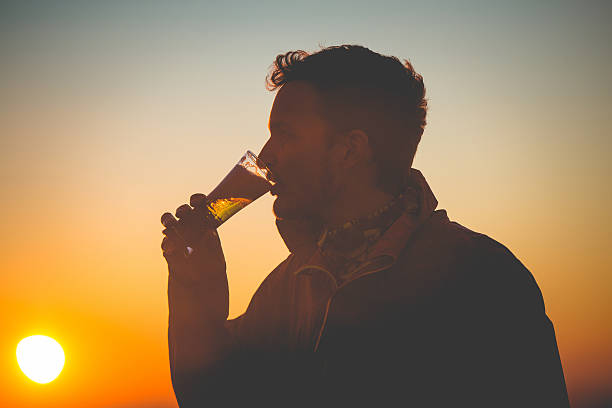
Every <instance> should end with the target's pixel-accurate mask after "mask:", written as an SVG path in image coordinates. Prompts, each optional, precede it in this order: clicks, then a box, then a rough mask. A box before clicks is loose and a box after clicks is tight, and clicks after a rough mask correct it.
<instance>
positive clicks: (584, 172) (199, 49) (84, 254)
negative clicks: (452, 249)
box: [0, 1, 612, 407]
mask: <svg viewBox="0 0 612 408" xmlns="http://www.w3.org/2000/svg"><path fill="white" fill-rule="evenodd" d="M212 3H213V2H193V1H189V2H161V1H160V2H154V1H140V2H139V1H130V2H123V1H105V2H95V4H94V2H66V1H55V2H51V1H44V2H43V1H41V2H18V1H16V2H13V3H12V4H11V3H10V2H2V3H0V4H1V5H0V95H1V97H0V137H1V138H0V141H1V145H0V147H1V151H2V160H1V162H0V177H1V178H2V180H1V181H2V200H1V201H0V205H1V210H2V213H3V214H5V215H4V216H5V220H4V221H3V226H4V231H3V234H2V238H1V239H2V245H1V246H0V251H1V252H0V260H1V261H0V273H1V276H2V285H1V286H0V307H1V310H2V318H1V323H2V330H1V331H0V367H2V370H0V405H1V406H11V407H20V406H32V405H36V406H45V407H80V406H85V405H86V406H89V407H102V406H112V407H127V406H139V405H140V406H159V407H174V406H176V403H175V402H174V396H173V394H172V389H171V384H170V376H169V368H168V358H167V344H166V327H167V318H168V310H167V299H166V279H167V267H166V263H165V260H164V258H163V257H162V256H161V249H160V247H159V245H160V243H161V239H162V234H161V229H162V226H161V224H160V223H159V217H160V215H161V214H162V213H163V212H165V211H172V212H173V211H174V210H175V209H176V207H178V206H179V205H180V204H182V203H185V202H187V201H188V200H189V196H190V195H191V194H193V193H195V192H204V193H207V192H208V191H210V190H211V189H212V188H213V187H214V186H215V185H216V184H217V182H218V181H219V180H220V179H221V178H222V177H223V176H224V175H225V173H226V172H227V171H228V170H229V169H230V168H231V166H233V165H234V164H235V162H236V161H237V160H238V159H239V158H240V156H241V155H242V154H243V153H244V151H246V150H247V149H251V150H253V151H255V152H258V151H259V150H260V149H261V147H262V146H263V144H264V143H265V141H266V140H267V138H268V136H269V133H268V130H267V128H266V126H267V120H268V115H269V111H270V107H271V105H272V101H273V98H274V94H273V93H271V92H269V91H267V90H266V89H265V87H264V79H265V75H266V73H267V72H268V69H269V67H270V65H271V64H272V62H273V59H274V57H275V56H276V55H277V54H279V53H283V52H286V51H289V50H295V49H303V50H306V51H317V50H318V49H319V47H320V46H330V45H339V44H360V45H364V46H366V47H368V48H370V49H372V50H374V51H377V52H380V53H383V54H387V55H395V56H397V57H398V58H400V59H404V58H406V59H410V61H411V62H412V63H413V64H414V67H415V68H416V70H417V71H418V72H420V73H421V74H422V75H423V77H424V80H425V85H426V87H427V95H428V98H429V106H430V111H429V114H428V123H429V124H428V127H427V129H426V130H425V133H424V135H423V139H422V142H421V144H420V146H419V150H418V152H417V156H416V159H415V163H414V167H416V168H418V169H420V170H421V171H422V172H423V174H424V176H425V177H426V179H427V180H428V182H429V184H430V186H431V188H432V190H433V191H434V193H435V194H436V196H437V198H438V201H439V206H438V208H444V209H446V210H447V211H448V214H449V217H450V218H451V219H452V220H454V221H457V222H459V223H461V224H462V225H464V226H466V227H468V228H471V229H474V230H476V231H478V232H482V233H484V234H487V235H489V236H491V237H493V238H494V239H496V240H498V241H500V242H502V243H503V244H504V245H506V246H507V247H508V248H509V249H510V250H511V251H512V252H513V253H514V254H515V255H516V256H517V257H518V258H519V259H520V260H521V261H522V262H523V263H524V264H525V265H526V266H527V267H528V268H529V269H530V270H531V272H532V273H533V275H534V276H535V278H536V280H537V282H538V283H539V285H540V288H541V289H542V292H543V295H544V299H545V302H546V308H547V312H548V315H549V317H550V318H551V319H552V321H553V323H554V325H555V329H556V333H557V342H558V345H559V349H560V353H561V358H562V363H563V366H564V370H565V375H566V381H567V384H568V390H569V393H570V399H571V400H572V402H573V403H574V405H573V406H574V407H587V406H590V403H592V402H593V401H594V399H595V398H598V397H601V398H608V400H610V401H612V392H611V391H610V390H611V389H612V349H611V347H610V339H612V326H611V324H610V321H611V313H610V312H611V311H612V306H611V304H610V300H609V298H610V288H611V287H612V285H611V283H612V277H611V276H610V272H611V270H612V255H611V253H612V251H610V249H609V247H610V244H611V243H612V242H611V235H612V217H610V215H609V210H610V208H612V188H611V183H610V175H611V174H612V172H611V170H612V165H611V164H610V160H609V156H610V154H611V153H612V149H611V145H612V142H611V141H610V136H611V135H612V132H611V131H612V102H611V98H610V96H611V93H612V92H611V91H612V79H611V76H610V73H611V72H612V48H611V47H610V45H609V42H610V38H612V29H611V28H610V27H611V26H610V24H609V22H610V20H611V17H612V7H610V5H609V3H608V2H605V1H599V2H588V1H586V2H553V1H542V2H537V3H538V4H534V3H535V2H531V1H520V2H492V1H469V2H454V1H452V2H451V1H449V2H435V1H429V2H408V1H397V2H391V1H376V2H354V1H351V2H326V1H325V2H324V1H309V2H301V4H300V5H295V4H290V3H289V2H287V3H282V2H268V1H261V2H257V3H256V2H244V3H238V2H233V3H231V5H230V4H229V3H225V2H215V3H216V4H212ZM272 199H273V198H272V197H271V196H269V195H266V196H265V197H263V198H262V199H260V200H258V201H256V202H255V203H253V204H252V205H250V206H249V207H247V208H246V209H245V210H243V211H242V212H241V213H239V214H238V215H236V216H235V217H234V218H232V220H231V221H230V222H228V223H227V224H225V225H223V226H222V227H221V228H220V231H219V232H220V235H221V240H222V244H223V247H224V251H225V255H226V260H227V265H228V279H229V283H230V317H235V316H237V315H239V314H241V313H242V312H244V310H245V308H246V306H247V304H248V302H249V300H250V297H251V295H252V294H253V292H254V291H255V289H256V288H257V286H258V285H259V283H260V282H261V281H262V279H263V278H264V277H265V276H266V275H267V274H268V273H269V272H270V271H271V270H272V269H273V268H274V267H275V266H276V265H277V264H278V263H280V262H281V261H282V260H283V259H284V258H285V257H286V256H287V254H288V251H287V249H286V248H285V247H284V245H283V242H282V240H281V239H280V236H279V235H278V233H277V231H276V228H275V225H274V217H273V214H272V211H271V205H272ZM32 334H46V335H49V336H52V337H54V338H55V339H56V340H58V341H59V342H60V343H61V344H62V345H63V346H64V350H65V352H66V366H65V368H64V371H63V373H62V374H61V375H60V377H58V379H57V380H55V381H54V382H52V383H50V384H47V385H44V386H41V385H39V384H35V383H33V382H31V381H30V380H28V379H27V378H26V377H25V376H24V375H23V374H21V372H20V371H19V368H18V366H17V363H16V359H15V347H16V345H17V343H18V341H19V340H20V339H22V338H23V337H26V336H28V335H32Z"/></svg>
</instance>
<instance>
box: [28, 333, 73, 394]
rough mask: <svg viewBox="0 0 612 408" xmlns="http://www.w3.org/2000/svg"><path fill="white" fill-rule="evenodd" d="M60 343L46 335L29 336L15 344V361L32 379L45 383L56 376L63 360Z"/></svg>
mask: <svg viewBox="0 0 612 408" xmlns="http://www.w3.org/2000/svg"><path fill="white" fill-rule="evenodd" d="M65 360H66V359H65V356H64V350H63V349H62V346H60V344H59V343H58V342H57V341H55V340H53V339H52V338H51V337H47V336H41V335H36V336H30V337H26V338H25V339H23V340H21V341H20V342H19V344H17V363H18V364H19V368H21V371H23V373H24V374H25V375H26V376H27V377H28V378H29V379H30V380H32V381H35V382H37V383H39V384H46V383H48V382H51V381H53V380H55V379H56V378H57V376H58V375H59V374H60V372H61V371H62V369H63V368H64V362H65Z"/></svg>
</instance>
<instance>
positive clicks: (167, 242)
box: [161, 236, 178, 254]
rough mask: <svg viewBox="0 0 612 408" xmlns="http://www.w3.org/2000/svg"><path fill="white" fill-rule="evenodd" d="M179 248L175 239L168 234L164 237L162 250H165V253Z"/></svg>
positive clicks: (171, 252)
mask: <svg viewBox="0 0 612 408" xmlns="http://www.w3.org/2000/svg"><path fill="white" fill-rule="evenodd" d="M177 248H178V246H177V245H176V242H174V240H172V239H170V238H168V237H167V236H166V237H164V239H163V240H162V243H161V249H162V251H164V253H166V254H173V253H174V251H176V250H177Z"/></svg>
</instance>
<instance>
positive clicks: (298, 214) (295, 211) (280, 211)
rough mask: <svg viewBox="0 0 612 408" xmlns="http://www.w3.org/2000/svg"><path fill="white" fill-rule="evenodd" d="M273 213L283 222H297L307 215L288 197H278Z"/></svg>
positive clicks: (273, 206)
mask: <svg viewBox="0 0 612 408" xmlns="http://www.w3.org/2000/svg"><path fill="white" fill-rule="evenodd" d="M272 211H273V212H274V215H275V216H276V218H278V219H281V220H296V219H300V218H304V215H305V214H304V213H303V211H300V209H299V208H297V206H296V205H295V203H292V202H291V200H289V199H287V197H281V196H278V197H276V200H274V204H273V205H272Z"/></svg>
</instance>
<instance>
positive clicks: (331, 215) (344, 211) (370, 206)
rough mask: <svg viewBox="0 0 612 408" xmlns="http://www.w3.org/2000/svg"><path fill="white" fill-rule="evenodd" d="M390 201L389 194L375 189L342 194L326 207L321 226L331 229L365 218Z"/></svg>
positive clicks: (390, 196) (391, 197)
mask: <svg viewBox="0 0 612 408" xmlns="http://www.w3.org/2000/svg"><path fill="white" fill-rule="evenodd" d="M392 199H393V196H392V195H391V194H389V193H385V192H384V191H381V190H377V189H368V190H362V191H356V192H353V193H352V194H343V195H342V196H339V197H337V198H336V200H335V201H334V203H333V204H332V205H330V206H329V207H327V209H326V210H327V213H326V214H324V215H323V217H322V218H323V224H324V225H325V226H326V227H328V228H330V229H332V228H335V227H338V226H340V225H342V224H344V223H345V222H347V221H350V220H354V219H359V218H361V217H366V216H368V215H370V214H371V213H373V212H374V211H376V210H377V209H379V208H380V207H382V206H384V205H385V204H386V203H388V202H389V201H391V200H392Z"/></svg>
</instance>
